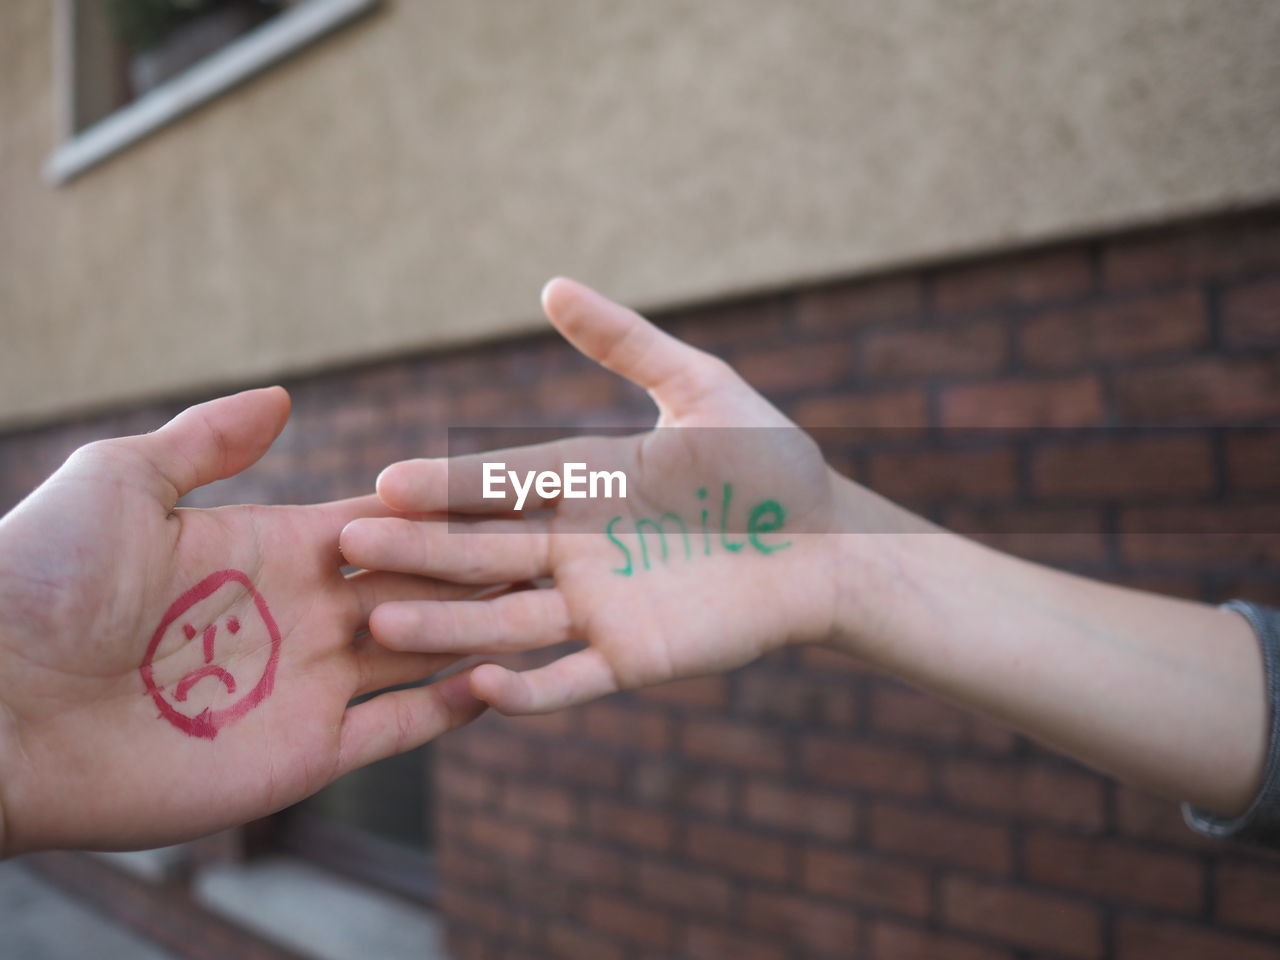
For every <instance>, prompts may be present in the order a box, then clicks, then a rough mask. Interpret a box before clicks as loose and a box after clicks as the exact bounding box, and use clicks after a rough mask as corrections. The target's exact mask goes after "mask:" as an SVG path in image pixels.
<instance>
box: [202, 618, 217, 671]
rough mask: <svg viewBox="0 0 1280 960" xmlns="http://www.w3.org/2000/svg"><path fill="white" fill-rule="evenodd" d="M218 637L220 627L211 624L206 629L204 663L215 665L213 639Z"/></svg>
mask: <svg viewBox="0 0 1280 960" xmlns="http://www.w3.org/2000/svg"><path fill="white" fill-rule="evenodd" d="M217 635H218V625H217V624H216V623H211V624H209V625H208V626H207V627H205V628H204V637H203V638H202V639H203V640H204V662H205V663H213V638H214V637H216V636H217Z"/></svg>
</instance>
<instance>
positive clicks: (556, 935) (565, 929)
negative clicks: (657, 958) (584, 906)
mask: <svg viewBox="0 0 1280 960" xmlns="http://www.w3.org/2000/svg"><path fill="white" fill-rule="evenodd" d="M547 946H548V947H550V949H551V955H552V956H554V957H555V958H556V960H623V953H622V948H621V947H619V946H617V945H616V944H614V943H612V942H610V941H609V940H607V939H605V938H604V937H601V936H599V935H597V934H594V933H588V932H586V931H585V930H579V929H578V928H577V927H571V926H569V925H568V924H566V923H560V922H557V921H552V922H551V923H549V924H548V925H547Z"/></svg>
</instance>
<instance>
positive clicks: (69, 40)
mask: <svg viewBox="0 0 1280 960" xmlns="http://www.w3.org/2000/svg"><path fill="white" fill-rule="evenodd" d="M378 3H379V0H307V2H305V3H300V4H298V5H297V6H295V7H291V8H290V9H288V10H285V11H284V12H283V13H280V14H278V15H277V16H275V17H272V18H271V19H270V20H268V21H267V22H266V23H264V24H263V25H262V26H260V27H258V28H257V29H255V30H253V31H252V32H250V33H247V34H245V35H244V36H242V37H240V38H238V39H237V40H235V41H233V42H232V43H229V44H227V45H226V46H225V47H223V48H222V49H220V50H218V51H217V52H216V53H213V54H210V55H209V56H208V57H206V58H205V59H203V60H201V61H200V62H199V63H196V64H194V65H193V66H192V67H191V68H190V69H188V70H186V71H184V72H183V73H181V74H179V75H178V76H176V77H174V78H173V79H171V80H168V81H166V82H164V83H162V84H161V85H160V86H158V87H156V88H155V89H153V90H150V91H148V92H147V93H145V94H144V95H143V96H141V97H139V98H138V99H137V100H135V101H133V102H132V103H130V104H127V105H125V106H123V107H121V108H120V109H119V110H117V111H116V112H114V113H112V114H110V115H109V116H107V117H104V118H103V119H102V120H100V121H98V122H97V123H95V124H93V126H91V127H88V128H86V129H84V130H81V131H78V132H77V131H75V130H74V129H73V126H72V118H73V117H74V116H75V110H74V103H73V102H72V99H73V98H74V96H75V75H74V73H73V71H74V70H75V69H76V64H75V50H74V44H75V40H74V37H75V33H74V23H73V19H72V18H73V17H74V16H75V11H74V7H73V4H74V0H58V6H57V11H56V21H55V27H54V34H55V36H54V69H55V71H56V72H57V77H56V82H57V85H58V93H59V95H58V97H57V103H58V118H57V124H58V134H59V137H60V139H61V142H60V143H59V144H58V146H57V147H56V148H55V149H54V151H53V154H52V155H51V156H50V157H49V159H48V160H47V161H46V162H45V165H44V178H45V180H46V181H47V182H48V183H50V184H53V185H62V184H65V183H68V182H70V181H71V180H73V179H75V178H76V177H78V176H80V175H81V174H82V173H84V172H85V171H86V170H89V169H90V168H92V167H95V166H97V165H98V164H100V163H102V162H103V161H104V160H106V159H108V158H109V157H112V156H115V155H116V154H117V153H120V152H121V151H122V150H125V149H127V148H128V147H129V146H130V145H132V144H134V143H137V142H138V141H139V140H142V139H143V138H145V137H148V136H150V135H151V134H153V133H155V132H156V131H157V130H159V129H161V128H162V127H165V126H167V125H169V124H170V123H173V122H174V121H175V120H177V119H178V118H179V117H181V116H183V115H185V114H187V113H190V112H191V111H193V110H195V109H196V108H198V107H200V106H201V105H203V104H205V103H208V102H209V101H210V100H212V99H214V98H215V97H218V96H221V95H222V94H223V93H226V92H227V91H228V90H230V89H231V88H232V87H235V86H237V85H238V84H240V83H243V82H244V81H245V80H247V79H248V78H249V77H252V76H253V75H254V74H257V73H260V72H262V71H263V70H266V69H267V68H269V67H271V66H273V65H274V64H276V63H279V62H280V61H281V60H284V59H285V58H287V57H289V56H291V55H292V54H294V53H297V52H298V51H299V50H301V49H302V48H303V47H306V46H308V45H309V44H311V43H313V42H315V41H316V40H318V39H320V38H321V37H323V36H324V35H325V34H327V33H329V32H331V31H333V30H335V29H337V28H338V27H340V26H342V25H343V24H345V23H347V22H349V21H351V20H354V19H355V18H356V17H359V16H361V15H363V14H365V13H367V12H369V11H370V10H372V9H373V8H374V7H375V6H377V5H378Z"/></svg>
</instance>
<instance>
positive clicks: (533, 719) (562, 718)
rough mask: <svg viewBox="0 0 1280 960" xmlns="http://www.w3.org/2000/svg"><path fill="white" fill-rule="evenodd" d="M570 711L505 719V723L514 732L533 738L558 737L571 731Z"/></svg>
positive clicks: (572, 716)
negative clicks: (517, 731)
mask: <svg viewBox="0 0 1280 960" xmlns="http://www.w3.org/2000/svg"><path fill="white" fill-rule="evenodd" d="M573 720H574V713H573V711H572V710H557V711H556V712H555V713H533V714H528V715H526V716H523V717H507V718H506V723H507V725H508V726H510V727H511V728H512V729H514V730H519V731H520V732H521V733H525V734H529V735H531V736H535V737H559V736H563V735H564V734H566V733H569V732H570V731H572V730H573V726H574V724H573Z"/></svg>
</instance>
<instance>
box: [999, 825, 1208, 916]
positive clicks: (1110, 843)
mask: <svg viewBox="0 0 1280 960" xmlns="http://www.w3.org/2000/svg"><path fill="white" fill-rule="evenodd" d="M1023 857H1024V864H1025V871H1026V876H1027V879H1029V880H1034V881H1037V882H1039V883H1042V884H1045V885H1046V886H1052V887H1061V888H1063V889H1065V890H1074V891H1077V892H1079V893H1084V894H1088V895H1090V896H1097V897H1104V898H1106V899H1109V900H1120V901H1124V902H1126V903H1139V904H1146V905H1148V906H1153V907H1160V908H1163V909H1165V910H1173V911H1178V912H1180V913H1197V912H1199V910H1200V908H1201V903H1202V901H1203V899H1204V893H1203V891H1204V873H1203V870H1202V869H1201V867H1200V864H1199V863H1198V862H1197V861H1196V860H1194V859H1192V858H1191V857H1189V856H1186V855H1185V854H1177V853H1160V852H1155V851H1150V850H1143V849H1141V848H1140V847H1137V846H1134V845H1133V844H1126V843H1121V842H1119V841H1117V840H1106V841H1098V840H1087V839H1084V838H1081V837H1066V836H1062V835H1059V834H1053V833H1047V832H1043V831H1035V832H1032V833H1030V834H1028V835H1027V836H1026V838H1025V839H1024V845H1023Z"/></svg>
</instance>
